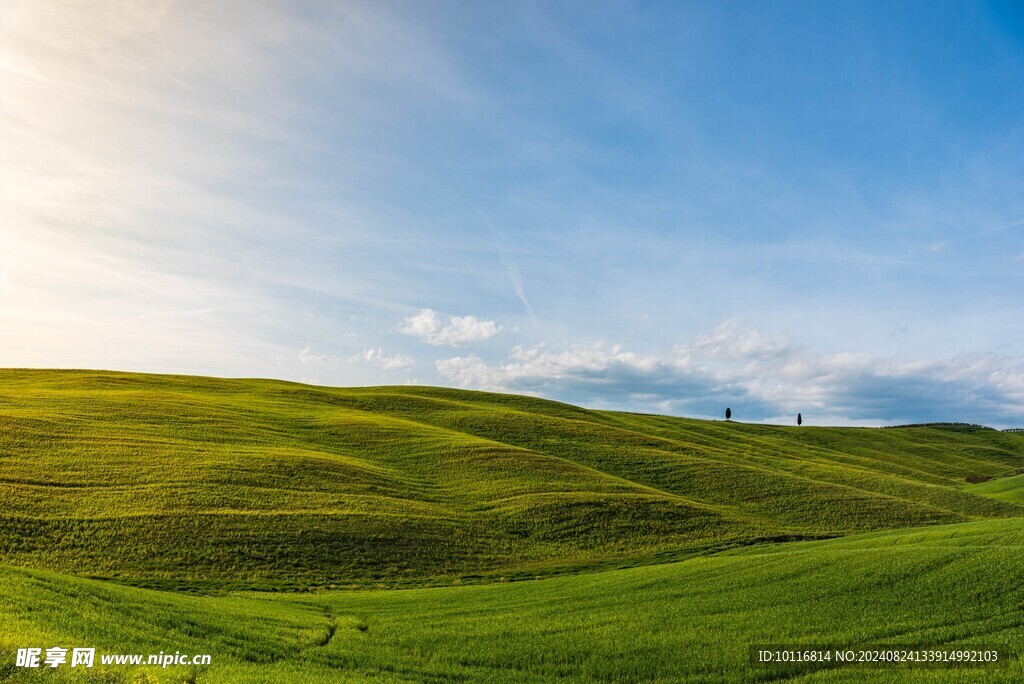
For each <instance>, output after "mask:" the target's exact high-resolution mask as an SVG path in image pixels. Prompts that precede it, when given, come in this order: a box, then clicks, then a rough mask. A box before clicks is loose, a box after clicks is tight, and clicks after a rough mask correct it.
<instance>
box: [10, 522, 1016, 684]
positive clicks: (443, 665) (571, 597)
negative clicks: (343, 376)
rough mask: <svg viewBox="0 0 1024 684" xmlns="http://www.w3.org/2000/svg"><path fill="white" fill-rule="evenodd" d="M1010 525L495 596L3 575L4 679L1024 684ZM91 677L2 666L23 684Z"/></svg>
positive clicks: (566, 580)
mask: <svg viewBox="0 0 1024 684" xmlns="http://www.w3.org/2000/svg"><path fill="white" fill-rule="evenodd" d="M1021 522H1022V521H1020V520H1016V519H1010V520H998V521H981V522H972V523H962V524H957V525H948V526H937V527H933V528H928V529H921V530H900V531H889V532H881V533H869V534H864V535H857V536H851V537H847V538H843V539H832V540H825V541H816V542H797V543H789V544H779V545H774V546H770V547H769V546H762V547H748V548H744V549H737V550H733V551H730V552H724V553H720V554H716V555H713V556H705V557H698V558H692V559H690V560H686V561H682V562H678V563H670V564H664V565H657V566H648V567H641V568H632V569H626V570H613V571H608V572H602V573H593V574H583V575H575V576H564V577H555V578H548V579H543V580H540V581H523V582H513V583H495V584H490V585H486V586H459V587H446V588H427V589H410V590H400V591H394V590H387V591H381V590H367V591H322V592H316V593H299V594H266V593H262V594H261V593H240V594H230V595H219V596H210V597H201V596H189V595H181V594H176V593H171V592H162V591H153V590H149V589H142V588H136V587H126V586H119V585H116V584H111V583H108V582H98V581H94V580H86V579H78V578H71V577H67V576H61V575H55V574H52V573H48V572H44V571H37V570H24V569H14V568H3V569H0V615H2V617H3V620H2V621H0V651H2V652H3V653H2V654H0V663H4V664H7V663H12V662H13V650H14V649H16V648H18V647H25V646H38V647H48V646H52V645H61V644H63V645H65V646H66V647H71V646H75V645H87V646H92V647H94V648H96V649H97V650H98V652H99V653H100V654H102V653H139V654H144V655H148V654H150V653H158V652H160V651H165V652H174V651H176V650H178V651H182V652H185V653H190V654H196V653H209V654H212V655H213V661H212V663H211V665H209V666H200V667H193V666H187V667H179V668H175V667H171V668H169V669H167V670H163V669H160V668H157V667H155V666H151V667H147V666H141V667H128V666H120V667H119V666H108V667H106V668H104V667H101V666H100V665H99V664H98V663H97V667H96V668H95V669H94V670H91V671H89V672H88V676H89V677H91V679H90V680H88V681H103V682H127V681H132V682H181V681H182V680H184V681H191V682H202V683H205V682H211V683H212V682H216V683H231V682H254V681H258V682H265V683H281V684H290V683H291V682H297V681H302V682H310V683H313V684H315V683H318V682H324V683H326V682H442V681H444V682H497V683H500V682H507V683H509V684H512V683H520V682H524V683H529V682H548V681H561V682H641V681H643V682H690V681H692V682H746V681H776V680H779V679H782V678H786V679H787V681H807V682H864V681H870V682H892V681H958V682H960V681H964V682H1013V681H1020V679H1021V678H1022V677H1024V663H1022V661H1021V660H1020V659H1019V656H1020V655H1021V654H1022V653H1024V564H1022V563H1021V562H1020V559H1021V557H1024V525H1022V524H1021ZM750 644H790V645H795V644H807V645H834V646H847V645H849V646H852V647H857V646H863V645H868V644H877V645H887V646H897V645H905V646H909V645H913V646H915V647H923V646H927V647H938V646H953V647H967V646H976V647H982V648H985V649H999V651H1000V653H1001V661H1002V662H1001V664H998V665H995V666H983V667H976V668H960V669H956V670H951V669H921V668H918V669H907V668H904V669H899V670H894V669H892V668H891V667H889V668H863V667H854V666H848V665H844V666H837V665H836V664H835V663H832V664H830V665H828V666H825V667H817V666H812V665H799V666H794V667H786V668H782V669H771V668H766V667H752V666H751V665H750V663H749V655H748V647H749V645H750ZM84 672H85V671H84V670H78V671H73V670H71V669H68V668H63V669H58V670H56V671H54V672H44V671H42V670H26V669H16V668H14V667H7V668H6V669H5V670H3V669H0V678H4V677H6V678H7V680H8V681H12V682H42V681H46V682H54V681H86V680H85V674H84Z"/></svg>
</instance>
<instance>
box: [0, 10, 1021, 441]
mask: <svg viewBox="0 0 1024 684" xmlns="http://www.w3.org/2000/svg"><path fill="white" fill-rule="evenodd" d="M0 83H2V87H0V365H3V366H31V367H90V368H115V369H124V370H140V371H154V372H184V373H201V374H213V375H228V376H261V377H280V378H287V379H292V380H300V381H306V382H314V383H319V384H334V385H367V384H403V383H422V384H441V385H449V386H456V387H467V388H476V389H491V390H500V391H513V392H523V393H531V394H537V395H540V396H546V397H551V398H556V399H562V400H567V401H572V402H574V403H579V404H583V405H587V406H594V407H602V408H623V409H629V410H643V411H657V412H668V413H675V414H682V415H693V416H716V417H717V416H719V415H720V414H721V413H722V411H724V407H725V406H727V405H729V406H732V408H733V411H734V413H735V415H736V417H737V418H740V419H747V420H752V421H786V422H790V421H791V420H792V417H793V416H794V415H795V413H796V412H797V411H801V412H802V413H803V415H804V417H805V420H806V422H809V423H818V424H835V423H844V424H864V425H878V424H887V423H901V422H916V421H933V420H966V421H976V422H983V423H987V424H993V425H998V426H1012V425H1024V359H1022V356H1021V354H1022V351H1024V349H1022V345H1021V340H1022V339H1024V317H1022V316H1021V313H1022V307H1021V301H1022V300H1021V292H1022V291H1024V164H1022V163H1021V159H1024V114H1022V112H1024V11H1022V10H1021V8H1020V5H1019V4H1016V5H1015V4H1014V3H976V2H970V3H968V2H964V3H955V2H942V3H935V2H902V3H871V2H856V3H854V2H834V3H819V2H799V3H792V2H789V3H786V2H777V3H753V2H686V3H684V2H667V3H628V2H608V3H595V2H586V3H584V2H580V3H572V2H563V3H539V2H509V3H469V2H467V3H448V2H435V3H420V2H415V3H414V2H409V3H380V2H373V3H370V2H365V3H342V2H337V3H332V2H308V3H302V2H252V1H247V2H219V3H203V2H172V1H170V0H159V1H153V2H144V3H139V2H134V1H128V0H126V1H124V2H108V3H104V4H103V9H96V8H95V7H93V8H88V9H87V8H84V7H82V6H81V5H80V4H79V3H71V2H67V3H65V2H59V1H51V0H42V1H40V2H33V3H8V4H5V5H4V6H3V7H2V8H0Z"/></svg>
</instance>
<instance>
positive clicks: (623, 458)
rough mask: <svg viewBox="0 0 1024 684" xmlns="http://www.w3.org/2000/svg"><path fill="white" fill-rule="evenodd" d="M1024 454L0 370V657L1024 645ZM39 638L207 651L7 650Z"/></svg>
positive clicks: (281, 668)
mask: <svg viewBox="0 0 1024 684" xmlns="http://www.w3.org/2000/svg"><path fill="white" fill-rule="evenodd" d="M1021 467H1024V434H1022V433H1011V432H999V431H995V430H988V429H980V428H968V427H953V426H947V427H913V428H891V429H855V428H814V427H807V426H805V427H802V428H797V427H795V426H793V427H778V426H760V425H744V424H741V423H735V422H715V421H698V420H688V419H682V418H672V417H665V416H649V415H635V414H623V413H614V412H602V411H589V410H585V409H581V408H577V407H573V406H569V405H566V404H560V403H556V402H550V401H545V400H540V399H532V398H528V397H520V396H510V395H499V394H489V393H481V392H466V391H458V390H448V389H439V388H423V387H379V388H357V389H339V388H325V387H311V386H304V385H298V384H293V383H286V382H280V381H266V380H221V379H213V378H196V377H182V376H152V375H136V374H124V373H108V372H92V371H28V370H4V371H0V566H3V567H2V569H0V621H2V622H0V650H3V651H4V653H3V656H2V657H0V680H9V681H43V680H45V681H62V680H63V679H68V680H73V681H89V680H92V681H110V682H121V681H140V682H142V681H168V682H170V681H183V680H185V681H188V680H189V679H194V680H195V681H206V682H221V681H225V682H232V681H238V682H248V681H266V682H293V681H312V682H316V681H324V682H327V681H409V682H420V681H428V682H433V681H437V682H441V681H452V682H458V681H480V682H521V681H538V682H539V681H580V682H583V681H607V682H619V681H666V682H668V681H689V680H693V681H723V680H724V681H752V680H753V681H772V680H776V679H780V678H796V679H806V680H808V681H862V680H863V679H865V678H874V679H876V680H878V681H892V679H891V677H892V676H894V674H893V671H892V670H873V669H864V668H856V667H850V666H843V667H834V666H833V667H828V668H824V669H819V670H817V671H816V670H814V668H811V667H808V666H801V667H795V668H791V669H784V670H771V669H757V668H753V669H752V668H751V667H750V666H749V665H748V663H747V657H748V647H749V645H750V644H755V643H762V644H772V643H775V644H795V643H802V644H822V645H824V644H832V645H857V644H915V645H930V646H938V645H957V644H975V645H984V646H986V647H998V648H1000V649H1007V650H1008V651H1009V652H1013V653H1017V652H1021V655H1024V651H1022V650H1021V649H1022V646H1024V643H1022V640H1024V626H1022V621H1024V582H1022V580H1024V562H1022V561H1021V560H1020V559H1021V558H1022V557H1024V553H1022V548H1021V547H1022V546H1024V517H1022V516H1024V494H1022V493H1024V485H1022V484H1021V483H1022V482H1024V476H1021V475H1014V473H1015V472H1017V471H1018V469H1020V468H1021ZM983 478H992V479H990V480H988V481H986V482H982V483H981V484H969V483H968V482H967V480H969V479H983ZM812 540H817V541H812ZM61 644H64V645H66V646H76V645H89V646H95V647H96V648H97V649H98V650H100V651H106V652H112V653H130V652H138V653H151V652H152V653H155V652H158V651H161V650H164V651H173V650H182V651H189V652H194V653H210V654H211V655H212V657H213V664H212V665H210V666H203V667H199V668H197V669H193V668H191V667H189V668H169V669H167V670H161V669H160V668H153V667H151V668H147V667H144V666H140V667H134V668H133V667H130V666H121V667H118V666H110V667H109V668H102V667H97V668H94V669H93V670H90V671H88V674H87V675H83V674H81V672H84V670H77V671H73V670H71V669H67V668H58V669H56V670H54V671H52V672H49V671H47V672H43V671H42V670H32V669H24V668H17V667H15V666H14V651H15V650H16V649H17V648H21V647H31V646H34V647H39V646H42V647H48V646H53V645H61ZM1011 661H1012V662H1009V663H1006V664H1002V665H1000V666H997V667H986V668H975V669H970V668H961V669H955V670H950V669H904V670H899V671H898V673H897V675H898V676H899V677H900V678H919V679H922V680H931V679H934V680H943V681H946V680H951V679H952V680H958V681H959V680H963V681H999V680H1005V681H1014V680H1019V679H1020V678H1021V677H1022V676H1024V667H1022V664H1021V663H1022V661H1021V660H1019V659H1017V658H1016V657H1014V658H1012V659H1011ZM887 678H889V679H887Z"/></svg>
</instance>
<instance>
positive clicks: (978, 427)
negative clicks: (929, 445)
mask: <svg viewBox="0 0 1024 684" xmlns="http://www.w3.org/2000/svg"><path fill="white" fill-rule="evenodd" d="M883 427H885V428H889V429H893V428H918V427H951V428H974V429H976V430H995V428H991V427H989V426H988V425H978V424H977V423H909V424H907V425H885V426H883ZM1014 429H1021V430H1024V428H1014Z"/></svg>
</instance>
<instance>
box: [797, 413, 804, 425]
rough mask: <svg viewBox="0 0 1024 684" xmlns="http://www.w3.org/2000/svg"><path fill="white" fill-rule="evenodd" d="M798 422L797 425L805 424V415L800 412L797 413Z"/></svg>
mask: <svg viewBox="0 0 1024 684" xmlns="http://www.w3.org/2000/svg"><path fill="white" fill-rule="evenodd" d="M796 424H797V425H803V424H804V417H803V416H801V415H800V414H799V413H798V414H796Z"/></svg>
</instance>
